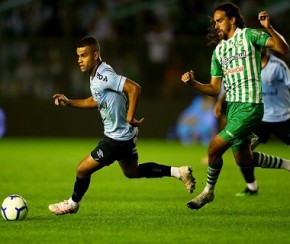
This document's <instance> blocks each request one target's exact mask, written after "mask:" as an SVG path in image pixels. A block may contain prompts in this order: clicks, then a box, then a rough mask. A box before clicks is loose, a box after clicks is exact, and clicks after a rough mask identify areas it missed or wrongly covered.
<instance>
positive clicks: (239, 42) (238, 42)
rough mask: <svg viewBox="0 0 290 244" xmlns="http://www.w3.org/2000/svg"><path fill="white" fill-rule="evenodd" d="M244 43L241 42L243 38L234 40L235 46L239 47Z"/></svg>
mask: <svg viewBox="0 0 290 244" xmlns="http://www.w3.org/2000/svg"><path fill="white" fill-rule="evenodd" d="M243 45H244V44H243V40H239V41H237V42H235V46H236V47H241V46H243Z"/></svg>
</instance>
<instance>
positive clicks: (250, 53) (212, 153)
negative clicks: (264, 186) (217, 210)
mask: <svg viewBox="0 0 290 244" xmlns="http://www.w3.org/2000/svg"><path fill="white" fill-rule="evenodd" d="M258 19H259V21H260V24H261V25H262V27H263V28H264V29H265V31H262V30H258V29H252V28H246V27H245V21H244V19H243V17H242V15H241V13H240V10H239V8H238V7H237V6H236V5H235V4H233V3H222V4H220V5H218V6H217V7H216V8H215V9H214V15H213V17H212V23H213V25H212V27H211V28H210V32H209V34H208V35H207V37H208V38H209V39H210V42H212V43H215V44H216V48H215V50H214V51H213V54H212V60H211V80H210V83H209V84H205V83H200V82H198V81H197V80H195V75H194V72H193V71H189V72H186V73H184V74H183V75H182V76H181V80H182V81H183V82H184V83H186V84H188V85H190V86H192V87H194V88H195V89H197V90H199V91H201V92H202V93H204V94H207V95H209V96H218V95H219V93H220V90H221V84H222V80H223V82H224V90H225V94H226V101H227V104H228V107H227V125H226V126H225V128H224V129H223V130H222V131H221V132H220V133H219V134H218V135H216V136H215V137H214V138H213V139H212V141H211V142H210V144H209V147H208V169H207V184H206V186H205V188H204V190H203V191H202V192H201V193H200V194H199V195H197V196H196V197H195V198H194V199H192V200H191V201H189V202H188V204H187V206H188V207H189V208H191V209H200V208H201V207H203V206H204V205H205V204H207V203H210V202H212V201H213V200H214V189H215V185H216V182H217V180H218V177H219V174H220V171H221V169H222V166H223V158H222V156H223V154H224V153H225V152H226V151H227V150H228V149H229V148H230V147H231V149H232V151H233V155H234V158H235V161H236V163H237V165H238V166H240V167H262V168H281V169H286V170H289V171H290V160H286V159H282V158H279V157H275V156H270V155H266V154H264V153H260V152H252V151H251V139H252V138H253V133H252V131H253V129H254V128H255V126H256V125H257V124H258V123H259V122H260V121H261V120H262V117H263V112H264V106H263V99H262V89H261V86H262V83H261V54H260V48H261V47H269V48H271V49H273V50H275V51H277V52H280V53H282V54H284V53H286V52H287V51H288V50H289V46H288V44H287V42H286V41H285V39H284V38H283V36H282V35H280V34H279V33H278V32H277V31H276V30H275V29H274V28H273V27H272V26H271V24H270V17H269V15H268V13H267V12H266V11H261V12H260V13H259V14H258Z"/></svg>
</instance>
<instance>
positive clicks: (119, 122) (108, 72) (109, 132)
mask: <svg viewBox="0 0 290 244" xmlns="http://www.w3.org/2000/svg"><path fill="white" fill-rule="evenodd" d="M125 81H126V77H124V76H121V75H117V74H116V73H115V71H114V70H113V68H112V67H111V66H110V65H108V64H106V63H104V62H102V63H101V64H100V65H99V66H98V68H97V70H96V74H95V77H93V78H91V79H90V89H91V93H92V96H93V98H94V100H95V101H96V102H97V103H98V108H99V111H100V114H101V117H102V121H103V124H104V134H105V135H106V136H108V137H110V138H112V139H114V140H119V141H125V140H130V139H132V138H133V137H134V136H135V135H136V133H137V128H134V127H132V126H131V125H130V124H129V123H128V122H127V121H126V117H127V107H128V104H127V103H128V100H127V97H126V95H125V94H124V93H123V92H122V91H123V86H124V84H125Z"/></svg>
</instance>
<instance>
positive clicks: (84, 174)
mask: <svg viewBox="0 0 290 244" xmlns="http://www.w3.org/2000/svg"><path fill="white" fill-rule="evenodd" d="M76 173H77V176H78V177H79V178H81V179H83V178H85V177H87V176H88V174H89V172H88V171H87V170H86V168H85V167H83V166H81V165H79V166H78V167H77V168H76Z"/></svg>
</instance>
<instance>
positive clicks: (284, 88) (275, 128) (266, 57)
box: [214, 48, 290, 197]
mask: <svg viewBox="0 0 290 244" xmlns="http://www.w3.org/2000/svg"><path fill="white" fill-rule="evenodd" d="M261 56H262V60H261V65H262V71H261V80H262V93H263V101H264V116H263V118H262V121H261V123H260V124H259V126H257V127H256V128H255V129H254V130H253V132H254V134H255V135H256V136H257V140H254V141H253V142H252V144H251V149H252V150H254V149H255V148H256V147H257V146H258V145H259V144H260V143H267V142H268V140H269V138H270V136H271V135H272V134H273V135H274V136H276V137H277V138H278V139H279V140H281V141H282V142H283V143H284V144H285V145H288V146H289V145H290V70H289V68H288V67H287V65H286V63H285V62H284V61H283V60H281V59H280V58H278V57H276V56H275V55H274V54H272V53H271V52H270V51H269V49H268V48H262V49H261ZM224 98H225V96H224V95H223V96H221V97H220V98H219V99H218V100H217V102H216V104H215V106H214V115H215V116H216V117H217V118H222V117H225V113H224V112H223V111H222V110H223V104H224ZM223 127H224V126H223ZM223 127H222V128H223ZM240 170H241V173H242V175H243V177H244V179H245V181H246V183H247V186H246V188H245V189H244V190H243V191H242V192H238V193H236V196H238V197H240V196H255V195H257V194H258V184H257V181H256V179H255V175H254V167H241V168H240Z"/></svg>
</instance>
